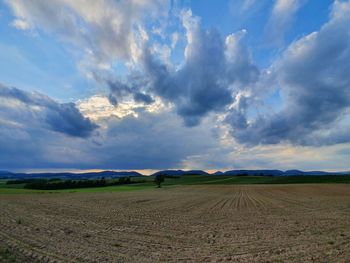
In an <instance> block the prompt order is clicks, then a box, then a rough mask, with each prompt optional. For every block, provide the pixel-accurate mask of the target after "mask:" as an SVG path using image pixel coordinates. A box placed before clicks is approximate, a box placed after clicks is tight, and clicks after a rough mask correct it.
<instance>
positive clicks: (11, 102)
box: [0, 85, 98, 138]
mask: <svg viewBox="0 0 350 263" xmlns="http://www.w3.org/2000/svg"><path fill="white" fill-rule="evenodd" d="M0 100H1V102H2V103H1V106H0V108H1V112H2V114H1V115H2V116H1V118H2V119H3V120H7V121H11V120H15V121H16V122H17V123H19V125H20V124H21V122H22V121H23V122H25V121H26V120H25V118H26V117H30V118H31V119H32V120H33V121H34V122H35V123H36V125H40V126H41V127H43V128H46V129H49V130H52V131H55V132H60V133H63V134H66V135H69V136H74V137H82V138H84V137H88V136H90V135H91V134H92V132H93V131H94V130H95V129H96V128H97V127H98V126H97V125H96V124H94V123H93V122H91V121H90V120H89V119H88V118H85V117H84V116H83V115H82V114H81V113H80V112H79V110H78V109H77V108H76V107H75V105H74V104H73V103H58V102H56V101H54V100H52V99H50V98H49V97H47V96H45V95H42V94H39V93H28V92H25V91H22V90H19V89H17V88H9V87H6V86H3V85H0ZM33 125H34V123H33Z"/></svg>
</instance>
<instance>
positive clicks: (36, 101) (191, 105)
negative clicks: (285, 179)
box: [0, 0, 350, 171]
mask: <svg viewBox="0 0 350 263" xmlns="http://www.w3.org/2000/svg"><path fill="white" fill-rule="evenodd" d="M0 61H1V63H0V169H1V170H11V171H19V170H85V169H86V170H89V169H116V170H147V171H150V170H157V169H203V170H228V169H282V170H288V169H302V170H326V171H346V170H350V163H349V161H348V160H349V157H350V133H349V130H350V74H349V69H350V0H322V1H320V0H220V1H212V0H192V1H191V0H103V1H102V0H101V1H95V0H75V1H69V0H51V1H46V0H3V1H0Z"/></svg>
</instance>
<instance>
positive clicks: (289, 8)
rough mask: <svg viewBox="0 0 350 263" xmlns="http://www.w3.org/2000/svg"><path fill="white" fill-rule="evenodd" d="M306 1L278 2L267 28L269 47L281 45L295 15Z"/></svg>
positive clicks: (289, 0)
mask: <svg viewBox="0 0 350 263" xmlns="http://www.w3.org/2000/svg"><path fill="white" fill-rule="evenodd" d="M303 2H305V0H276V1H275V4H274V6H273V9H272V12H271V16H270V19H269V21H268V22H267V25H266V27H265V35H266V41H267V45H271V46H274V45H281V44H282V43H283V40H284V34H285V33H286V31H287V30H288V29H289V28H290V26H291V23H292V22H293V18H294V15H295V13H296V12H297V11H298V10H299V8H300V7H301V6H302V4H303Z"/></svg>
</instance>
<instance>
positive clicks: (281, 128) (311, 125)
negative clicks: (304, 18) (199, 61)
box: [226, 1, 350, 146]
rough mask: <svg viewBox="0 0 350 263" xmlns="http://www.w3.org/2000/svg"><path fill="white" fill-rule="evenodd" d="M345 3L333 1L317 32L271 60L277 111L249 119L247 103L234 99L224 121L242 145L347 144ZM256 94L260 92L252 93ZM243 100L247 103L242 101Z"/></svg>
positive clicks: (348, 7) (349, 92)
mask: <svg viewBox="0 0 350 263" xmlns="http://www.w3.org/2000/svg"><path fill="white" fill-rule="evenodd" d="M349 17H350V1H347V2H340V1H336V2H335V3H334V6H333V10H332V13H331V18H330V21H329V22H328V23H326V24H325V25H324V26H322V28H321V29H320V30H319V32H314V33H312V34H310V35H308V36H305V37H303V38H301V39H300V40H298V41H296V42H294V43H292V44H291V45H290V46H289V47H288V48H287V49H286V51H285V52H284V53H283V55H282V57H281V58H280V59H279V60H277V61H275V63H274V65H273V66H272V67H271V70H273V73H272V75H274V80H275V83H274V85H275V86H279V87H281V93H282V103H283V104H282V105H283V106H282V109H281V110H280V111H277V112H275V113H273V112H270V113H266V114H260V115H258V116H257V117H256V118H249V117H248V114H247V112H248V109H249V107H250V106H251V105H250V103H252V104H253V105H254V101H253V100H252V98H249V96H247V97H242V98H238V99H239V100H237V101H236V102H237V107H235V108H234V109H232V111H231V113H230V114H229V115H228V116H227V119H226V120H227V121H228V122H229V123H230V124H231V125H232V127H233V131H232V135H233V136H234V137H235V138H236V139H237V141H238V142H241V143H245V144H252V145H255V144H278V143H281V142H284V141H286V142H291V143H293V144H299V145H314V146H319V145H332V144H337V143H345V142H349V140H350V136H348V135H347V133H346V132H345V131H346V130H348V129H349V126H350V122H349V112H350V88H349V87H350V77H349V74H348V69H349V67H350V37H349V36H350V30H349V26H348V25H349V23H350V19H349ZM257 93H259V92H258V91H257ZM245 100H246V101H245Z"/></svg>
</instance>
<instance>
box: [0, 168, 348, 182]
mask: <svg viewBox="0 0 350 263" xmlns="http://www.w3.org/2000/svg"><path fill="white" fill-rule="evenodd" d="M160 173H162V174H165V175H167V176H173V177H180V176H186V175H213V176H223V175H226V176H323V175H350V172H324V171H307V172H305V171H300V170H287V171H281V170H229V171H225V172H222V171H217V172H215V173H212V174H209V173H207V172H205V171H202V170H161V171H158V172H155V173H153V174H152V175H151V176H156V175H157V174H160ZM141 176H145V175H143V174H141V173H139V172H135V171H118V172H116V171H101V172H87V173H13V172H9V171H0V179H9V180H11V179H28V178H34V179H35V178H47V179H50V178H61V179H73V180H81V179H97V178H101V177H105V178H113V177H114V178H115V177H141Z"/></svg>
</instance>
